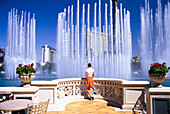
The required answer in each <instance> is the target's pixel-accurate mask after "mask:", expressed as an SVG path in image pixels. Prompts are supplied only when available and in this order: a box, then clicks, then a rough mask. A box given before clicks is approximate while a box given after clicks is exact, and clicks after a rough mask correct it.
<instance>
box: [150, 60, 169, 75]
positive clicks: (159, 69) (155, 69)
mask: <svg viewBox="0 0 170 114" xmlns="http://www.w3.org/2000/svg"><path fill="white" fill-rule="evenodd" d="M169 69H170V67H168V68H167V66H166V63H165V62H163V63H162V64H160V63H154V64H153V65H152V64H151V67H150V70H148V73H149V74H166V73H168V71H169Z"/></svg>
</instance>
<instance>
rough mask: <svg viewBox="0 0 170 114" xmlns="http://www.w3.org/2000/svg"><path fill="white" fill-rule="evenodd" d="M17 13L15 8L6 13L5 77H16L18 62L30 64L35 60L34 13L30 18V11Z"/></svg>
mask: <svg viewBox="0 0 170 114" xmlns="http://www.w3.org/2000/svg"><path fill="white" fill-rule="evenodd" d="M26 16H27V14H26V12H23V11H22V14H21V16H19V15H18V10H17V9H15V8H14V9H11V12H9V14H8V36H7V46H6V53H5V72H6V73H5V77H6V78H7V79H16V78H17V75H16V67H17V66H18V64H30V63H34V64H35V60H36V50H35V14H33V17H32V18H31V19H30V12H29V13H28V17H27V18H26Z"/></svg>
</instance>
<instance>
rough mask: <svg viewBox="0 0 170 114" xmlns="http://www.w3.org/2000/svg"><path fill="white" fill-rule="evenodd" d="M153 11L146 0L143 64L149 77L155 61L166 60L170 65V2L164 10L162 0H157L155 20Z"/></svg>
mask: <svg viewBox="0 0 170 114" xmlns="http://www.w3.org/2000/svg"><path fill="white" fill-rule="evenodd" d="M153 20H154V19H153V11H152V9H150V6H149V3H148V2H147V0H145V8H143V7H142V8H141V39H140V43H139V44H140V48H141V63H142V64H141V65H142V71H143V73H144V74H145V76H147V77H148V75H147V73H148V69H149V67H150V64H152V63H153V62H166V63H167V64H168V65H170V59H169V55H170V54H169V52H170V47H169V45H170V41H169V39H170V32H169V30H170V22H169V21H168V20H170V2H168V4H167V5H165V8H164V11H163V10H162V6H161V0H157V9H156V13H155V22H154V21H153Z"/></svg>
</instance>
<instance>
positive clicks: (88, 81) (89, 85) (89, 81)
mask: <svg viewBox="0 0 170 114" xmlns="http://www.w3.org/2000/svg"><path fill="white" fill-rule="evenodd" d="M92 87H93V77H87V78H86V88H87V89H89V88H92Z"/></svg>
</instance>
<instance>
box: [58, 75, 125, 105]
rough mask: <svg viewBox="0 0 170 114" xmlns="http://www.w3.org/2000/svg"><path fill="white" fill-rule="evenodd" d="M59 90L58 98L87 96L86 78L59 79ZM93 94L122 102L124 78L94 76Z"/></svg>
mask: <svg viewBox="0 0 170 114" xmlns="http://www.w3.org/2000/svg"><path fill="white" fill-rule="evenodd" d="M57 92H58V93H59V94H58V98H62V97H71V96H86V95H87V94H86V79H72V80H67V79H65V80H61V81H60V80H58V84H57ZM93 95H94V96H95V97H96V98H97V97H98V98H99V97H100V98H102V99H106V100H112V101H115V102H118V103H120V104H122V102H123V86H122V80H115V79H95V78H94V86H93Z"/></svg>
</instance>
